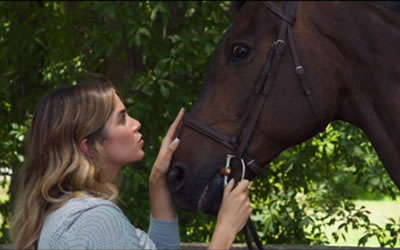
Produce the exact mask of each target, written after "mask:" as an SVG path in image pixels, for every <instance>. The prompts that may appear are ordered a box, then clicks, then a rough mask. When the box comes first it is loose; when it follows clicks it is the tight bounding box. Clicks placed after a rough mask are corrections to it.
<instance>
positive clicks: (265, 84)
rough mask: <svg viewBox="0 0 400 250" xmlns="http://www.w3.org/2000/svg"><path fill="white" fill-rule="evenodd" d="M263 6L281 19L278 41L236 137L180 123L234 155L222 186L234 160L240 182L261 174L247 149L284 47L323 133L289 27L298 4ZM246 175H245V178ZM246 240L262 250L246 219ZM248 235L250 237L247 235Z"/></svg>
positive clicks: (191, 122)
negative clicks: (239, 165) (239, 164)
mask: <svg viewBox="0 0 400 250" xmlns="http://www.w3.org/2000/svg"><path fill="white" fill-rule="evenodd" d="M262 4H263V5H264V6H266V7H267V8H268V9H269V10H271V11H272V12H273V13H274V14H275V15H277V16H278V17H279V18H280V19H281V24H280V30H279V34H278V38H277V39H276V40H275V41H274V42H273V43H272V47H271V50H270V52H269V54H268V57H267V60H266V63H265V64H264V66H263V67H262V69H261V72H260V74H259V77H258V79H257V82H256V86H255V89H254V96H255V98H252V102H251V103H250V105H249V106H248V107H247V109H246V111H245V114H244V116H243V117H242V120H241V125H240V126H239V129H238V130H237V132H236V133H235V135H233V136H231V135H226V134H224V133H221V132H220V131H217V130H216V129H214V128H211V127H209V126H207V125H205V124H203V123H202V122H200V121H198V120H196V119H195V118H194V117H192V116H191V115H189V114H186V115H185V117H184V120H183V125H185V126H187V127H189V128H191V129H193V130H195V131H197V132H198V133H201V134H203V135H204V136H207V137H209V138H211V139H213V140H214V141H216V142H217V143H220V144H222V145H224V146H225V147H227V148H228V149H229V150H231V151H232V153H233V154H227V156H226V164H225V170H226V171H219V172H220V174H222V175H224V183H225V185H226V183H227V182H228V177H229V175H230V173H232V171H228V169H230V168H231V167H230V164H231V161H232V160H233V159H236V160H238V161H239V162H240V163H241V165H242V173H241V179H244V178H245V177H247V178H248V179H254V178H255V177H256V176H258V175H260V174H261V173H262V170H263V169H262V168H261V167H260V166H259V165H258V164H257V163H256V160H255V159H254V158H252V157H250V156H249V154H248V153H247V148H248V146H249V143H250V141H251V138H252V135H253V133H254V131H255V129H256V127H257V124H258V121H259V118H260V115H261V112H262V110H263V107H264V104H265V100H266V98H267V97H268V95H269V94H270V92H271V87H272V85H273V83H274V80H275V76H276V73H277V71H278V69H279V65H280V62H281V59H282V56H283V52H284V50H285V47H286V45H287V44H288V45H289V47H290V49H291V54H292V58H293V62H294V65H295V68H294V70H295V72H296V75H297V78H298V80H299V82H300V84H301V86H302V88H303V91H304V94H305V96H306V98H307V100H308V103H309V105H310V108H311V111H312V113H313V115H314V117H315V119H316V121H317V122H318V124H319V127H320V129H321V130H323V126H322V119H321V115H320V114H319V112H318V109H317V108H316V105H315V102H314V99H313V96H312V91H311V88H310V87H309V85H308V84H307V82H306V79H305V76H304V67H303V66H302V65H301V63H300V60H299V56H298V52H297V48H296V44H295V40H294V35H293V31H292V26H293V25H294V24H295V21H296V10H297V4H298V2H297V1H287V2H286V5H285V9H282V8H281V7H280V6H279V5H277V4H276V3H274V2H271V1H263V2H262ZM246 174H247V175H246ZM243 230H244V233H245V237H246V242H247V246H248V248H249V249H253V244H252V243H251V238H250V233H251V234H252V237H253V239H254V241H255V242H256V245H257V247H258V249H263V246H262V244H261V241H260V239H259V238H258V235H257V231H256V229H255V227H254V224H253V222H252V221H251V220H250V219H249V220H248V222H247V224H246V226H245V228H244V229H243ZM249 231H250V233H249Z"/></svg>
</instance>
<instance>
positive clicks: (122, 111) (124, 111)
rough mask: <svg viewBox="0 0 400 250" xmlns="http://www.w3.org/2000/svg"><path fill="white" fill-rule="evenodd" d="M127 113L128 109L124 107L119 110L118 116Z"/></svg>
mask: <svg viewBox="0 0 400 250" xmlns="http://www.w3.org/2000/svg"><path fill="white" fill-rule="evenodd" d="M125 113H126V109H125V108H124V109H121V110H120V111H119V112H118V116H121V115H123V114H125Z"/></svg>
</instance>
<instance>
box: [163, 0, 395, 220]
mask: <svg viewBox="0 0 400 250" xmlns="http://www.w3.org/2000/svg"><path fill="white" fill-rule="evenodd" d="M399 44H400V16H399V15H398V14H397V13H394V12H392V11H390V10H387V9H384V8H382V7H380V6H377V5H375V4H373V3H365V2H331V1H327V2H319V1H312V2H303V1H301V2H298V3H295V4H294V3H293V2H291V1H288V2H287V3H284V2H278V3H274V2H272V3H266V2H246V3H244V4H243V6H241V8H240V11H239V12H238V14H237V16H236V18H235V20H234V22H233V24H232V25H231V27H230V28H229V29H228V31H227V32H226V33H225V35H224V37H223V39H222V42H221V44H220V46H219V47H218V50H217V52H216V55H215V58H214V61H213V62H212V64H211V66H210V68H209V71H208V73H207V76H206V78H205V80H204V82H203V85H202V88H201V91H200V94H199V96H198V99H197V101H196V103H195V104H194V106H193V108H192V110H191V112H190V113H189V114H188V115H187V116H186V118H185V122H184V125H183V126H182V129H181V131H180V139H181V144H180V147H179V148H178V150H177V152H176V153H175V155H174V159H173V165H172V167H171V169H170V172H169V175H168V181H169V187H170V190H171V193H172V195H173V198H174V200H175V202H176V203H177V204H178V205H179V206H180V207H182V208H183V209H185V210H188V211H195V210H197V209H200V210H201V211H202V212H205V213H209V214H216V213H217V211H218V209H219V205H220V200H221V195H222V189H223V180H224V176H222V175H221V174H219V172H218V171H219V170H220V169H221V168H223V167H224V166H225V165H226V164H228V163H227V162H228V161H231V165H229V166H230V167H231V168H232V177H233V178H235V179H240V178H242V176H241V175H242V174H244V175H245V178H248V179H253V178H255V177H256V176H257V175H258V174H259V173H260V172H261V171H260V170H261V168H260V166H266V165H268V163H270V162H271V161H272V160H273V159H274V158H275V157H276V156H277V155H278V154H279V153H280V152H282V151H283V150H284V149H286V148H288V147H290V146H292V145H295V144H298V143H301V142H304V141H305V140H307V139H309V138H310V137H312V136H314V135H316V134H317V133H318V132H320V131H323V130H324V129H325V127H326V126H327V124H328V123H329V122H331V121H334V120H343V121H347V122H349V123H351V124H353V125H355V126H357V127H359V128H361V129H362V130H363V131H364V133H365V134H366V135H367V137H368V138H369V139H370V140H371V142H372V144H373V146H374V148H375V150H376V152H377V153H378V155H379V157H380V159H381V160H382V162H383V164H384V166H385V168H386V169H387V171H388V173H389V175H390V176H391V178H392V179H393V181H394V182H395V184H396V185H397V186H398V187H400V129H399V128H400V46H399ZM230 154H231V155H234V156H235V158H233V159H230V160H227V155H230ZM229 157H230V156H229Z"/></svg>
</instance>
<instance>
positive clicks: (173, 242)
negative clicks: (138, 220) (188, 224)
mask: <svg viewBox="0 0 400 250" xmlns="http://www.w3.org/2000/svg"><path fill="white" fill-rule="evenodd" d="M149 235H150V238H151V239H152V240H153V242H154V243H155V244H156V246H157V248H159V249H179V245H180V237H179V225H178V219H175V220H173V221H162V220H157V219H155V218H153V216H151V215H150V227H149Z"/></svg>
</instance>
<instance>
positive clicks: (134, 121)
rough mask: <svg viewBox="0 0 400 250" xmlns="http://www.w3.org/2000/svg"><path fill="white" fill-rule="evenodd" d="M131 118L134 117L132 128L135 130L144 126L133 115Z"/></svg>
mask: <svg viewBox="0 0 400 250" xmlns="http://www.w3.org/2000/svg"><path fill="white" fill-rule="evenodd" d="M131 119H132V128H133V130H134V131H139V130H140V129H141V128H142V124H141V123H140V122H139V121H138V120H136V119H134V118H132V117H131Z"/></svg>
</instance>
